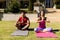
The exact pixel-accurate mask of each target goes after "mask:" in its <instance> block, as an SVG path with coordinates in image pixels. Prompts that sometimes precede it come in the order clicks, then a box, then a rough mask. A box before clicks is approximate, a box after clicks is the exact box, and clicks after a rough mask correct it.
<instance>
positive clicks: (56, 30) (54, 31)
mask: <svg viewBox="0 0 60 40" xmlns="http://www.w3.org/2000/svg"><path fill="white" fill-rule="evenodd" d="M59 31H60V29H54V30H52V32H53V33H56V32H59Z"/></svg>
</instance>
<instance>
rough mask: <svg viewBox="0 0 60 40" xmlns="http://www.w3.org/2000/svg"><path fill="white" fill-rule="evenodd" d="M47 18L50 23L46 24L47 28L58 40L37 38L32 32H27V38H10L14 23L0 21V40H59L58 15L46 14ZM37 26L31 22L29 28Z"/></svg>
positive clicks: (14, 28)
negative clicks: (50, 28)
mask: <svg viewBox="0 0 60 40" xmlns="http://www.w3.org/2000/svg"><path fill="white" fill-rule="evenodd" d="M46 16H47V17H50V20H51V23H47V27H52V28H53V30H59V31H55V34H56V35H57V36H58V38H37V37H36V35H35V32H34V31H29V35H28V36H11V33H12V32H14V31H15V30H17V29H16V27H15V23H16V21H0V40H60V19H59V17H60V14H59V13H58V14H56V13H53V14H46ZM37 26H38V24H37V23H35V22H31V25H30V28H35V27H37Z"/></svg>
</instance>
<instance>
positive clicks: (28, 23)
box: [22, 20, 30, 29]
mask: <svg viewBox="0 0 60 40" xmlns="http://www.w3.org/2000/svg"><path fill="white" fill-rule="evenodd" d="M26 24H27V25H26V26H25V27H23V28H22V29H25V28H27V27H28V26H30V21H29V20H27V23H26Z"/></svg>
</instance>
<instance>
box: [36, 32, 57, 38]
mask: <svg viewBox="0 0 60 40" xmlns="http://www.w3.org/2000/svg"><path fill="white" fill-rule="evenodd" d="M36 36H37V37H38V38H57V35H56V34H54V33H53V32H41V33H36Z"/></svg>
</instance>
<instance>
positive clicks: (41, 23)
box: [39, 20, 46, 28]
mask: <svg viewBox="0 0 60 40" xmlns="http://www.w3.org/2000/svg"><path fill="white" fill-rule="evenodd" d="M39 28H46V24H45V20H43V21H41V22H40V23H39Z"/></svg>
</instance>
